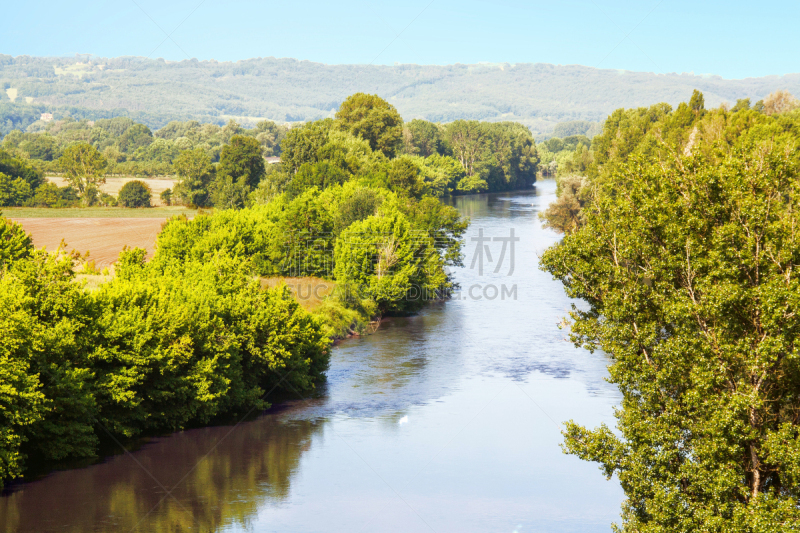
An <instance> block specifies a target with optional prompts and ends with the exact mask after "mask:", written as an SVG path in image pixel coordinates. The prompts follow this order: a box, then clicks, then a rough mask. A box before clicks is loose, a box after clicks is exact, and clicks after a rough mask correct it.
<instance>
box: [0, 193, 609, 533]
mask: <svg viewBox="0 0 800 533" xmlns="http://www.w3.org/2000/svg"><path fill="white" fill-rule="evenodd" d="M554 198H555V183H554V182H553V181H544V182H540V183H538V184H537V187H536V190H535V191H526V192H518V193H506V194H488V195H477V196H469V197H461V198H457V199H455V200H454V204H453V205H455V206H456V207H457V208H458V209H459V210H460V211H461V212H462V213H463V214H464V215H467V216H469V217H470V218H471V220H472V224H471V226H470V229H469V232H468V234H467V236H466V246H465V250H464V251H465V256H466V257H465V266H464V267H463V268H457V269H455V272H454V274H455V277H456V279H457V280H458V281H459V282H460V283H461V286H462V290H461V293H460V294H459V293H457V294H456V295H455V297H454V298H453V299H452V300H450V301H447V302H445V303H441V304H437V305H434V306H431V307H429V308H427V309H426V310H425V311H423V312H422V313H420V314H419V315H417V316H414V317H409V318H393V319H389V320H386V321H384V323H383V324H382V325H381V328H380V329H379V330H378V332H377V333H375V334H374V335H371V336H368V337H364V338H360V339H350V340H347V341H344V342H342V343H340V344H339V345H338V346H337V347H336V348H335V349H334V350H333V356H332V360H331V367H330V371H329V372H328V382H327V384H326V385H325V387H324V388H323V390H322V391H321V393H320V394H319V396H318V397H316V398H312V399H296V400H291V401H288V402H286V403H282V404H280V405H277V406H275V407H273V409H272V410H270V411H269V412H267V413H266V414H264V415H262V416H260V417H258V418H257V419H255V420H249V421H246V422H243V423H240V424H238V425H236V426H222V427H210V428H204V429H196V430H189V431H184V432H180V433H177V434H174V435H171V436H168V437H164V438H158V439H152V440H151V441H149V442H148V443H147V444H145V445H144V446H142V447H141V448H140V449H138V450H136V451H134V452H133V453H120V454H118V455H114V456H111V457H109V458H107V459H106V460H104V461H103V462H101V463H98V464H94V465H91V466H87V467H84V468H77V469H71V470H65V471H59V472H55V473H51V474H50V475H47V476H45V477H43V478H41V479H38V480H36V481H32V482H29V483H24V484H17V485H14V486H13V487H12V488H11V490H7V491H6V493H4V495H3V496H2V497H0V527H1V528H3V531H8V532H47V531H59V532H89V531H94V532H112V531H113V532H118V531H123V532H125V531H131V532H132V531H141V532H159V533H160V532H177V531H218V532H240V531H241V532H243V531H253V532H303V533H310V532H347V533H357V532H375V531H380V532H397V533H400V532H402V533H410V532H417V531H419V532H437V533H445V532H457V533H469V532H476V533H477V532H481V533H484V532H507V533H512V532H516V533H530V532H540V531H541V532H545V531H546V532H573V531H574V532H578V531H580V532H593V531H604V532H605V531H610V524H611V523H612V522H614V521H617V519H618V516H619V506H620V503H621V501H622V498H623V495H622V491H621V489H620V487H619V484H618V482H616V480H613V479H612V480H611V481H606V480H605V478H604V477H603V475H602V474H601V472H600V471H599V470H598V468H597V466H596V465H594V464H590V463H585V462H582V461H580V460H579V459H577V458H575V457H573V456H568V455H564V454H563V453H562V452H561V449H560V448H559V444H560V442H561V440H562V437H561V434H560V424H561V423H562V422H563V421H566V420H570V419H574V420H575V421H577V422H580V423H582V424H584V425H588V426H595V425H598V424H600V423H601V422H606V423H608V424H613V422H614V418H613V407H614V405H616V404H618V402H619V399H620V397H619V393H618V392H617V390H616V388H615V387H614V386H612V385H609V384H608V383H606V382H605V381H604V377H605V376H606V375H607V371H606V365H607V360H606V357H605V356H604V355H603V354H600V353H595V354H590V353H589V352H586V351H583V350H579V349H576V348H574V347H573V346H572V344H570V343H569V342H567V341H566V340H565V332H564V331H563V330H560V329H559V328H558V326H557V324H558V322H559V321H560V319H561V317H563V316H565V315H566V312H567V310H568V309H569V306H570V303H571V302H570V301H569V299H568V298H566V296H565V295H564V292H563V289H562V287H561V284H560V283H559V282H556V281H553V280H552V279H551V278H550V276H549V275H548V274H546V273H544V272H541V271H539V270H538V267H537V257H538V256H537V253H541V252H542V251H543V250H544V249H545V248H547V247H548V246H550V245H551V244H553V243H554V242H556V241H557V239H558V236H557V235H556V234H555V233H553V232H551V231H549V230H545V229H543V228H542V227H541V224H540V223H539V221H538V218H537V213H538V212H539V211H540V210H541V209H543V208H544V207H546V206H547V204H548V203H549V202H551V201H552V200H553V199H554ZM512 229H513V231H514V233H513V237H514V238H515V239H516V238H518V239H519V241H513V243H512V241H511V237H512V233H511V230H512ZM472 239H478V240H472ZM512 244H513V252H514V253H513V261H512V257H511V256H512V253H511V252H512V250H511V248H512ZM504 245H505V246H506V252H505V254H503V252H502V249H503V246H504ZM501 256H502V257H501ZM501 259H502V260H501ZM473 260H474V261H473ZM481 260H482V263H483V264H482V266H481ZM490 260H491V261H490Z"/></svg>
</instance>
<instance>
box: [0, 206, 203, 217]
mask: <svg viewBox="0 0 800 533" xmlns="http://www.w3.org/2000/svg"><path fill="white" fill-rule="evenodd" d="M0 213H2V215H3V216H4V217H6V218H11V219H15V220H16V219H23V218H158V219H163V220H166V219H168V218H170V217H173V216H175V215H186V216H187V217H189V218H192V217H194V215H196V214H197V210H196V209H190V208H188V207H182V206H175V207H151V208H149V209H147V208H143V209H128V208H125V207H68V208H64V209H55V208H51V207H3V208H0Z"/></svg>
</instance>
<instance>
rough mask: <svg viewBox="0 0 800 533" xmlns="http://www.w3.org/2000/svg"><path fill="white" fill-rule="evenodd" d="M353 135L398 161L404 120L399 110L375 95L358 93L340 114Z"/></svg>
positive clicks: (337, 114) (350, 97) (347, 101)
mask: <svg viewBox="0 0 800 533" xmlns="http://www.w3.org/2000/svg"><path fill="white" fill-rule="evenodd" d="M336 118H337V120H339V121H341V122H342V124H344V126H345V128H347V129H348V130H349V131H350V132H351V133H353V135H355V136H357V137H361V138H362V139H364V140H365V141H367V142H369V145H370V148H372V150H374V151H380V152H383V154H384V155H386V157H394V155H395V153H396V152H397V150H398V149H399V148H400V144H401V142H402V137H403V119H402V118H401V117H400V113H398V112H397V109H395V107H394V106H393V105H391V104H390V103H389V102H387V101H386V100H384V99H382V98H381V97H379V96H378V95H375V94H365V93H356V94H353V95H351V96H349V97H347V99H346V100H345V101H344V102H342V105H341V106H339V111H338V112H337V113H336Z"/></svg>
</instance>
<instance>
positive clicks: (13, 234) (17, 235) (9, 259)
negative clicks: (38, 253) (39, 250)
mask: <svg viewBox="0 0 800 533" xmlns="http://www.w3.org/2000/svg"><path fill="white" fill-rule="evenodd" d="M32 251H33V241H31V237H30V235H28V234H27V233H25V230H24V229H22V226H20V225H19V224H17V223H16V222H12V221H11V220H9V219H7V218H2V217H0V269H3V268H5V267H6V266H7V265H9V264H11V263H13V262H15V261H18V260H20V259H24V258H26V257H29V256H30V254H31V252H32Z"/></svg>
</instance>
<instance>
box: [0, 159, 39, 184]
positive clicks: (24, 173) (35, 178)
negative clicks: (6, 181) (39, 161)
mask: <svg viewBox="0 0 800 533" xmlns="http://www.w3.org/2000/svg"><path fill="white" fill-rule="evenodd" d="M0 172H1V173H3V174H5V175H7V176H10V177H12V178H22V179H24V180H25V181H26V182H27V183H28V185H29V186H30V188H31V190H32V191H34V190H36V188H37V187H39V186H40V185H42V184H43V183H45V179H44V173H43V172H42V171H40V170H37V169H36V168H35V167H33V165H31V164H30V163H29V162H27V161H23V160H22V159H19V158H17V157H12V156H11V154H9V153H8V152H6V151H5V150H0Z"/></svg>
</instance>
